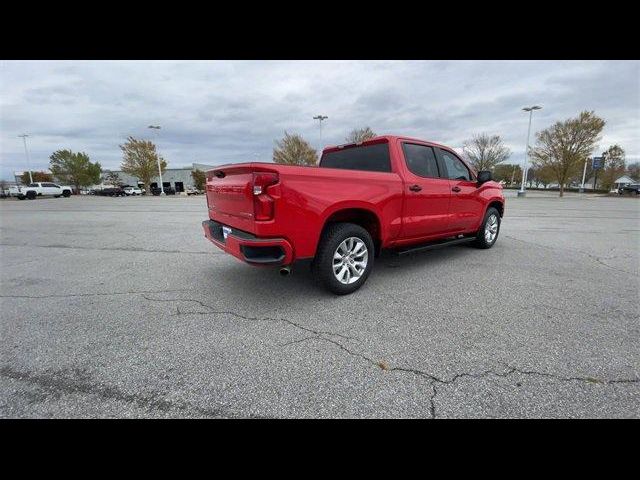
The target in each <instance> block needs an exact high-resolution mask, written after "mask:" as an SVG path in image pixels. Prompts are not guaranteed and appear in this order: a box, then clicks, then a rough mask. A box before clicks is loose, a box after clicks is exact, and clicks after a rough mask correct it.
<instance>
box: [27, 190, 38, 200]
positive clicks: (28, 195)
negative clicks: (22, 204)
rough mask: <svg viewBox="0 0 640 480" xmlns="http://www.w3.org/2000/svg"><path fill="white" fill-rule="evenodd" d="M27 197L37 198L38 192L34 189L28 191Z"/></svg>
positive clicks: (30, 198)
mask: <svg viewBox="0 0 640 480" xmlns="http://www.w3.org/2000/svg"><path fill="white" fill-rule="evenodd" d="M27 198H28V199H29V200H33V199H35V198H36V192H34V191H33V190H31V191H30V192H27Z"/></svg>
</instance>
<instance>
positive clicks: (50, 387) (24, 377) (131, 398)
mask: <svg viewBox="0 0 640 480" xmlns="http://www.w3.org/2000/svg"><path fill="white" fill-rule="evenodd" d="M0 376H2V377H5V378H9V379H12V380H17V381H20V382H23V383H27V384H29V385H32V386H35V387H37V388H40V389H41V390H44V392H42V393H41V394H39V395H33V394H32V395H30V397H31V398H33V399H34V400H35V401H44V400H46V399H47V398H48V397H49V396H50V395H63V394H66V395H70V394H74V393H81V394H85V395H96V396H98V397H100V398H102V399H103V400H116V401H121V402H125V403H127V404H130V405H135V406H137V407H139V408H142V409H146V410H148V411H153V410H156V411H161V412H169V411H191V412H193V413H196V414H198V415H200V416H203V417H209V418H234V417H238V418H241V417H242V418H244V417H247V415H238V414H234V413H232V412H230V411H228V410H225V409H222V408H213V409H212V408H203V407H200V406H198V405H194V404H192V403H189V402H184V401H174V400H167V399H166V398H164V397H166V395H164V394H162V393H159V392H154V391H152V392H149V393H146V394H145V393H138V392H136V393H128V392H125V391H124V390H122V389H120V388H118V387H116V386H113V385H107V384H104V383H100V382H95V381H93V380H92V379H91V376H90V375H89V374H87V373H86V371H84V370H81V369H70V370H69V369H63V370H48V371H46V372H42V373H36V372H32V371H27V370H17V369H15V368H13V367H11V366H7V365H5V366H3V367H0ZM47 392H48V393H47ZM27 395H28V394H27ZM32 403H33V402H32ZM249 417H251V418H257V417H255V416H251V415H249Z"/></svg>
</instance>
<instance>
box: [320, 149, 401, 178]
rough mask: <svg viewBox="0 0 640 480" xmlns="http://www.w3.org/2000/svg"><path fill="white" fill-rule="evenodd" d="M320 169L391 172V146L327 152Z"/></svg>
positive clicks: (321, 161) (323, 156)
mask: <svg viewBox="0 0 640 480" xmlns="http://www.w3.org/2000/svg"><path fill="white" fill-rule="evenodd" d="M320 167H322V168H344V169H347V170H366V171H369V172H390V171H391V161H390V160H389V144H388V143H374V144H373V145H362V146H355V147H347V148H343V149H341V150H334V151H331V152H325V153H324V154H323V155H322V159H321V160H320Z"/></svg>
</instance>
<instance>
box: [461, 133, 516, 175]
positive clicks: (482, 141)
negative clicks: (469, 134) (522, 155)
mask: <svg viewBox="0 0 640 480" xmlns="http://www.w3.org/2000/svg"><path fill="white" fill-rule="evenodd" d="M463 150H464V154H465V156H466V157H467V160H469V162H470V163H471V164H472V165H473V166H474V168H475V169H476V170H477V171H480V170H493V168H494V167H495V166H496V165H497V164H499V163H502V162H504V161H505V160H506V159H507V158H509V156H510V155H511V150H509V148H508V147H506V146H505V145H504V143H503V142H502V138H500V135H488V134H486V133H481V134H480V135H475V136H474V137H473V138H472V139H471V140H467V141H466V142H464V146H463Z"/></svg>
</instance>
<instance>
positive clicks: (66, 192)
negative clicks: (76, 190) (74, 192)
mask: <svg viewBox="0 0 640 480" xmlns="http://www.w3.org/2000/svg"><path fill="white" fill-rule="evenodd" d="M62 196H63V197H64V198H68V197H70V196H71V192H70V191H69V190H65V191H64V192H62Z"/></svg>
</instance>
